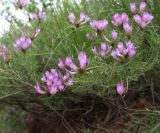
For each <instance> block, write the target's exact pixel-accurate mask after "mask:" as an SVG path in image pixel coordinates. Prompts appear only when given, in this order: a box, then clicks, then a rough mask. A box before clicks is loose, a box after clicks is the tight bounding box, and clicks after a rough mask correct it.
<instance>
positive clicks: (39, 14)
mask: <svg viewBox="0 0 160 133" xmlns="http://www.w3.org/2000/svg"><path fill="white" fill-rule="evenodd" d="M45 17H46V13H45V12H44V11H43V10H42V11H39V12H38V18H39V19H40V20H41V19H42V20H43V19H44V18H45Z"/></svg>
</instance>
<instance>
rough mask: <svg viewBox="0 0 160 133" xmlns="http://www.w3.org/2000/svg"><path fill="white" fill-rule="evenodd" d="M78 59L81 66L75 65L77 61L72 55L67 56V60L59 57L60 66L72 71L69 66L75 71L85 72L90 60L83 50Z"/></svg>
mask: <svg viewBox="0 0 160 133" xmlns="http://www.w3.org/2000/svg"><path fill="white" fill-rule="evenodd" d="M78 60H79V64H80V66H79V67H77V66H76V65H75V63H74V62H73V60H72V57H70V56H68V57H66V59H65V60H62V59H59V63H58V66H59V67H60V68H61V69H64V70H65V71H67V72H71V71H70V70H69V68H70V69H71V70H72V71H73V72H75V73H78V72H83V71H84V70H85V69H86V67H87V66H88V65H89V60H88V59H87V56H86V54H85V53H84V52H82V51H81V52H80V53H79V55H78Z"/></svg>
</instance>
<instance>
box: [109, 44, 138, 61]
mask: <svg viewBox="0 0 160 133" xmlns="http://www.w3.org/2000/svg"><path fill="white" fill-rule="evenodd" d="M135 53H136V48H135V46H134V44H133V43H132V42H131V41H129V42H125V44H124V43H123V42H120V43H118V46H117V48H116V49H115V50H113V51H112V52H111V55H112V57H113V58H114V59H116V60H118V61H123V60H125V59H130V58H132V57H133V56H134V55H135Z"/></svg>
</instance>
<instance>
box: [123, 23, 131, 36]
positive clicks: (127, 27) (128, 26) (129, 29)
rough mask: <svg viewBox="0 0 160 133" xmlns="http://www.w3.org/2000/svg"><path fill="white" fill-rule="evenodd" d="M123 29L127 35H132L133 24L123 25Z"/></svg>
mask: <svg viewBox="0 0 160 133" xmlns="http://www.w3.org/2000/svg"><path fill="white" fill-rule="evenodd" d="M123 29H124V31H125V32H126V33H127V34H129V35H130V34H131V33H132V30H133V26H132V25H131V24H129V23H128V22H126V23H124V24H123Z"/></svg>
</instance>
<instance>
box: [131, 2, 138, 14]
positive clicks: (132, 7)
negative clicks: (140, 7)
mask: <svg viewBox="0 0 160 133" xmlns="http://www.w3.org/2000/svg"><path fill="white" fill-rule="evenodd" d="M130 9H131V12H133V13H136V12H137V6H136V3H130Z"/></svg>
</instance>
